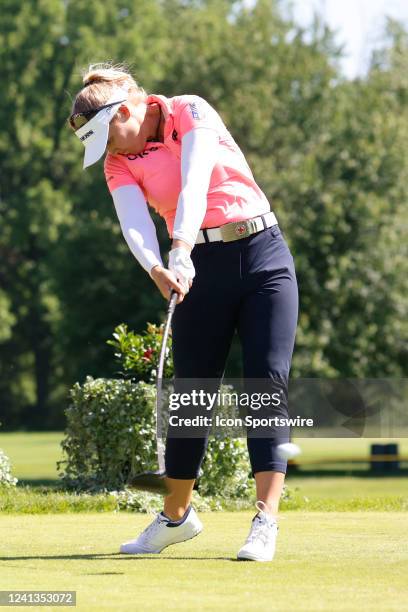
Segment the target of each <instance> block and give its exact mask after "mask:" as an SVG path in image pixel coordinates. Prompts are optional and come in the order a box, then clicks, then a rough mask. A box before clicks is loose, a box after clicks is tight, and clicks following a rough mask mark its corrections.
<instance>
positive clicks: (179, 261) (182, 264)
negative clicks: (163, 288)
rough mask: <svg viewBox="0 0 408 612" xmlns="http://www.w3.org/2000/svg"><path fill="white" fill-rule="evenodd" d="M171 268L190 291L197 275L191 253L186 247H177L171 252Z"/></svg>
mask: <svg viewBox="0 0 408 612" xmlns="http://www.w3.org/2000/svg"><path fill="white" fill-rule="evenodd" d="M169 270H171V272H173V274H174V276H175V277H176V279H177V280H178V282H179V283H180V284H181V285H182V286H183V287H184V289H185V292H186V293H188V291H189V289H190V287H191V285H192V283H193V278H194V277H195V269H194V264H193V262H192V261H191V257H190V253H189V252H188V250H187V249H185V248H184V247H176V248H175V249H172V250H171V251H170V253H169Z"/></svg>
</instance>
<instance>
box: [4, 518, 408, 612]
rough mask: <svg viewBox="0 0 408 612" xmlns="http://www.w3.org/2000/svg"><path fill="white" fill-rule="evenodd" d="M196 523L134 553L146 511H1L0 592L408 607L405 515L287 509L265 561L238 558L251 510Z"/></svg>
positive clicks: (222, 603)
mask: <svg viewBox="0 0 408 612" xmlns="http://www.w3.org/2000/svg"><path fill="white" fill-rule="evenodd" d="M200 516H201V518H202V521H203V523H204V532H203V533H202V534H201V535H200V536H198V537H197V538H195V539H193V540H191V541H189V542H184V543H182V544H178V545H175V546H172V547H169V548H168V549H166V550H165V551H163V553H162V554H161V555H151V556H143V557H138V556H128V555H121V554H119V553H118V552H117V550H118V545H119V544H120V543H121V542H122V541H125V540H127V539H130V537H133V536H134V535H136V534H137V532H138V531H139V530H140V529H141V528H143V527H144V526H145V525H146V524H147V523H148V522H149V521H150V517H149V516H146V515H132V514H128V513H119V514H106V513H103V514H89V513H86V514H76V515H68V514H65V515H50V514H48V515H31V516H27V515H26V516H20V515H3V516H1V517H0V531H1V534H2V535H1V544H0V546H1V552H0V589H1V590H11V589H32V590H34V589H42V590H46V589H54V590H57V589H59V590H63V589H67V590H76V591H77V609H79V610H108V609H112V610H278V611H279V612H283V611H290V612H292V611H298V610H299V611H300V610H302V611H318V610H327V611H330V612H333V611H337V610H344V611H347V612H350V611H352V610H356V611H357V610H367V611H370V612H371V611H377V610H378V611H380V610H381V612H388V611H391V610H395V611H398V612H401V611H402V610H407V609H408V603H407V602H408V582H407V575H408V547H407V536H406V534H407V533H408V515H407V514H406V513H389V512H342V513H337V512H330V513H326V512H324V513H320V512H283V513H281V516H280V531H279V537H278V545H277V552H276V555H275V559H274V561H272V562H270V563H251V562H237V561H236V560H235V555H236V552H237V550H238V548H239V547H240V545H241V543H242V542H243V540H244V539H245V537H246V535H247V531H248V527H249V522H250V520H251V518H252V516H253V513H251V512H233V513H229V512H223V513H204V514H201V515H200ZM404 534H405V535H404Z"/></svg>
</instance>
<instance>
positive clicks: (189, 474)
mask: <svg viewBox="0 0 408 612" xmlns="http://www.w3.org/2000/svg"><path fill="white" fill-rule="evenodd" d="M70 125H71V127H72V128H73V129H74V130H75V134H76V135H77V136H78V138H79V139H80V140H81V141H82V143H83V144H84V146H85V158H84V168H86V167H87V166H90V165H91V164H93V163H95V162H96V161H98V160H99V159H100V158H101V157H102V155H103V154H104V153H105V150H106V151H107V154H106V156H105V161H104V171H105V177H106V182H107V186H108V188H109V190H110V193H111V195H112V198H113V202H114V205H115V208H116V212H117V215H118V218H119V222H120V225H121V228H122V232H123V235H124V238H125V239H126V242H127V244H128V245H129V248H130V250H131V252H132V253H133V255H134V256H135V258H136V259H137V260H138V262H139V263H140V264H141V266H143V268H144V269H145V270H146V272H147V273H148V274H149V275H150V276H151V278H152V279H153V281H154V283H155V284H156V285H157V288H158V289H159V291H160V292H161V294H162V295H163V297H165V298H169V296H170V292H171V290H175V291H176V292H177V293H178V298H177V304H178V305H177V307H176V310H175V313H174V317H173V323H172V346H173V361H174V373H175V379H176V380H177V379H192V378H195V379H198V378H199V379H202V380H210V379H211V380H222V376H223V373H224V369H225V364H226V359H227V356H228V351H229V349H230V345H231V341H232V337H233V334H234V333H235V330H236V331H237V332H238V335H239V338H240V342H241V346H242V353H243V373H244V378H245V380H251V381H252V382H254V379H258V380H259V381H261V382H262V383H263V384H265V380H267V381H268V380H269V381H271V380H275V381H279V382H280V384H281V389H280V391H282V390H283V391H284V393H282V397H284V396H285V392H286V390H287V382H288V377H289V370H290V365H291V359H292V352H293V347H294V342H295V334H296V326H297V317H298V289H297V281H296V274H295V268H294V262H293V258H292V255H291V253H290V250H289V248H288V245H287V243H286V241H285V239H284V236H283V235H282V232H281V230H280V228H279V226H278V222H277V219H276V217H275V215H274V213H273V212H271V210H270V206H269V203H268V200H267V198H266V196H265V194H264V193H263V192H262V190H261V189H260V188H259V186H258V185H257V183H256V182H255V180H254V177H253V175H252V172H251V170H250V168H249V166H248V164H247V162H246V160H245V157H244V156H243V154H242V152H241V150H240V149H239V147H238V145H237V144H236V142H235V141H234V139H233V138H232V136H231V134H230V133H229V132H228V130H227V128H226V127H225V125H224V123H223V121H222V119H221V117H220V116H219V114H218V113H217V112H216V110H215V109H214V108H213V107H212V106H211V105H210V104H209V103H208V102H207V101H206V100H204V99H203V98H201V97H199V96H196V95H180V96H174V97H172V98H168V97H165V96H163V95H153V94H150V95H147V94H146V92H145V91H144V89H143V88H142V87H140V86H139V85H138V84H137V83H136V82H135V80H134V79H133V77H132V76H131V74H130V73H129V72H128V71H127V70H126V69H125V68H124V67H123V66H122V65H119V66H114V65H112V64H111V63H108V64H94V65H91V66H90V67H89V69H88V71H87V73H86V74H85V75H84V78H83V87H82V89H81V90H80V91H79V92H78V93H77V95H76V97H75V100H74V102H73V107H72V114H71V116H70ZM147 203H148V204H149V205H150V206H151V207H152V208H153V209H155V210H156V211H157V212H158V213H159V215H161V216H162V217H163V218H164V219H165V221H166V224H167V229H168V232H169V236H170V238H171V239H172V246H171V250H170V252H169V259H168V267H166V266H165V265H164V264H163V262H162V259H161V256H160V251H159V245H158V241H157V237H156V231H155V226H154V224H153V221H152V219H151V217H150V214H149V210H148V206H147ZM285 397H286V396H285ZM281 407H282V408H283V411H282V410H281V414H285V415H286V417H287V416H288V413H287V409H286V405H285V402H284V401H283V402H282V406H281ZM288 439H289V438H288V436H287V435H286V436H285V437H282V436H281V437H280V438H279V439H278V438H277V437H276V436H275V437H270V436H269V437H265V436H264V437H256V436H255V437H249V436H248V437H247V447H248V452H249V458H250V463H251V470H252V475H253V477H254V478H255V481H256V495H257V500H256V504H255V505H256V508H257V511H258V512H257V514H256V515H255V516H254V518H253V519H252V524H251V528H250V533H249V536H248V538H247V540H246V542H245V543H244V545H243V546H242V548H241V549H240V550H239V552H238V559H250V560H254V561H270V560H272V558H273V556H274V552H275V544H276V536H277V533H278V524H277V517H278V506H279V499H280V496H281V493H282V488H283V483H284V478H285V474H286V469H287V461H286V460H284V459H282V458H281V457H280V456H279V453H278V451H277V446H278V444H279V443H281V442H287V441H288ZM207 443H208V436H203V437H190V438H188V437H186V438H182V437H179V438H177V437H169V435H167V440H166V452H165V464H166V474H167V481H166V482H167V486H168V489H169V491H170V493H169V494H168V495H167V496H166V497H165V500H164V508H163V512H161V513H159V514H158V515H157V516H156V518H155V520H154V521H153V522H152V523H151V524H150V525H149V526H148V527H147V528H146V529H145V530H144V531H143V533H142V534H141V535H140V536H139V537H138V538H136V539H135V540H132V541H130V542H127V543H125V544H123V545H122V546H121V552H124V553H131V554H146V553H160V552H161V551H162V550H163V549H164V548H165V547H167V546H169V545H170V544H175V543H177V542H182V541H185V540H188V539H190V538H192V537H194V536H196V535H197V534H198V533H200V532H201V530H202V524H201V522H200V520H199V518H198V516H197V514H196V512H195V511H194V509H193V508H192V506H191V496H192V491H193V487H194V482H195V479H196V478H197V476H198V473H199V469H200V465H201V462H202V460H203V458H204V454H205V451H206V448H207Z"/></svg>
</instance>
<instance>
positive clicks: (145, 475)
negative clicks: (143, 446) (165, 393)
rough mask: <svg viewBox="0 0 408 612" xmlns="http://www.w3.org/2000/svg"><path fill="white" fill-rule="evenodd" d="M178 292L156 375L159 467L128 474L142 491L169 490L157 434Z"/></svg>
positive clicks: (169, 313)
mask: <svg viewBox="0 0 408 612" xmlns="http://www.w3.org/2000/svg"><path fill="white" fill-rule="evenodd" d="M177 297H178V293H177V292H176V291H174V290H172V291H171V293H170V299H169V303H168V306H167V315H166V323H165V326H164V330H163V339H162V345H161V349H160V358H159V367H158V369H157V377H156V443H157V461H158V466H159V469H158V470H157V471H151V472H141V473H140V474H135V475H133V476H132V475H130V477H129V479H128V483H127V485H128V486H129V487H132V488H134V489H140V490H142V491H150V492H151V493H162V494H163V495H166V494H167V493H168V492H169V491H168V489H167V486H166V481H165V476H166V469H165V463H164V452H165V446H164V442H163V439H162V438H160V436H159V416H158V415H159V408H160V398H161V390H162V382H163V369H164V359H165V356H166V345H167V339H168V336H169V330H170V325H171V319H172V316H173V313H174V309H175V307H176V303H177Z"/></svg>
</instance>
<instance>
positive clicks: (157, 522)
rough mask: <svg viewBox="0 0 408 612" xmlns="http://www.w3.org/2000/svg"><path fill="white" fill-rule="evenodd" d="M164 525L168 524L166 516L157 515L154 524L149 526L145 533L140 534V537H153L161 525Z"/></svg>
mask: <svg viewBox="0 0 408 612" xmlns="http://www.w3.org/2000/svg"><path fill="white" fill-rule="evenodd" d="M162 523H167V519H166V518H165V517H164V516H161V515H160V514H157V516H156V518H155V519H154V521H153V522H151V523H150V525H148V526H147V527H146V529H144V531H142V533H141V534H140V536H141V537H142V536H143V537H146V536H148V535H149V536H152V535H153V534H154V533H155V532H156V531H157V529H158V528H159V527H160V525H161V524H162Z"/></svg>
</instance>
